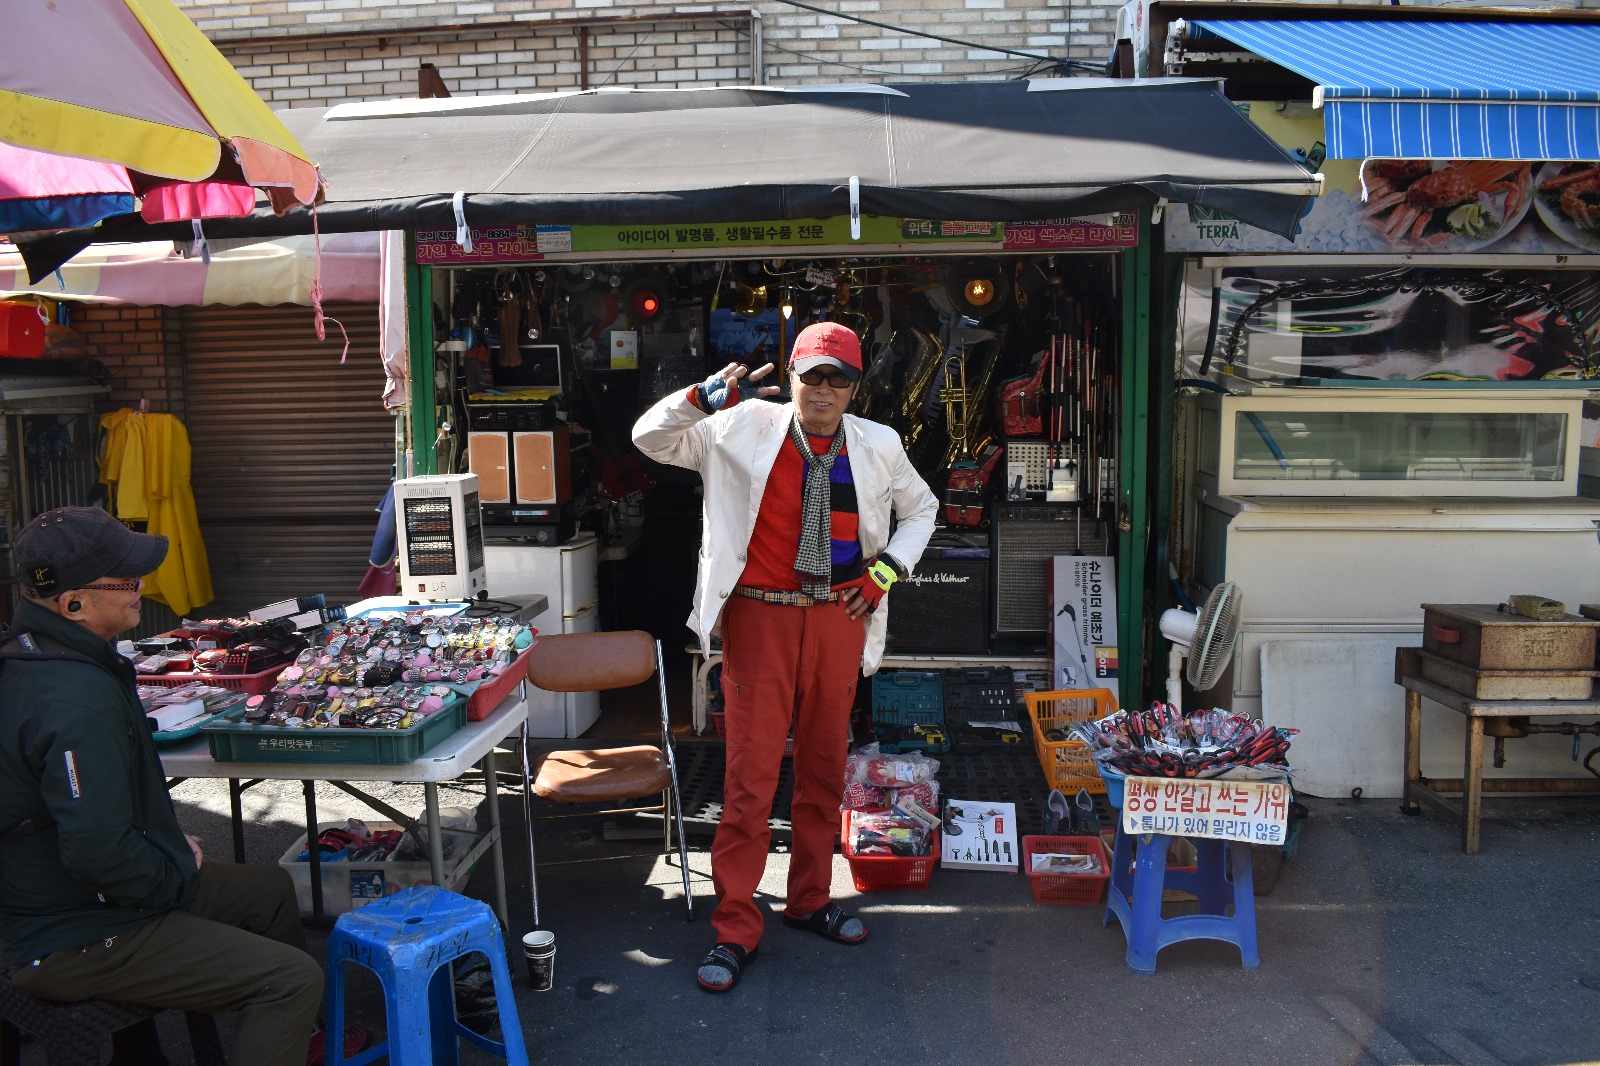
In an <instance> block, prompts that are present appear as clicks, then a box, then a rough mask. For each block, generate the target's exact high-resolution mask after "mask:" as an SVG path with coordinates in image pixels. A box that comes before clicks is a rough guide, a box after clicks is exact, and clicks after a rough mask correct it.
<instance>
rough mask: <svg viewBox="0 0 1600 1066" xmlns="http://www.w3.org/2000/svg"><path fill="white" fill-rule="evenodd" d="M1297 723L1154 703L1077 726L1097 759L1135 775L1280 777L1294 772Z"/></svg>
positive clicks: (1132, 775)
mask: <svg viewBox="0 0 1600 1066" xmlns="http://www.w3.org/2000/svg"><path fill="white" fill-rule="evenodd" d="M1298 732H1299V730H1298V729H1285V728H1283V727H1281V726H1269V725H1265V724H1264V723H1263V722H1262V721H1261V719H1259V718H1248V717H1246V716H1244V715H1242V714H1233V713H1231V712H1229V711H1225V710H1221V709H1215V710H1193V711H1179V710H1178V709H1177V708H1175V707H1173V706H1172V705H1171V704H1167V703H1160V702H1157V703H1154V704H1151V705H1150V707H1149V708H1147V709H1146V710H1142V711H1127V710H1122V711H1118V712H1117V713H1115V714H1111V715H1107V716H1106V717H1104V718H1102V719H1100V720H1099V721H1097V722H1087V723H1085V724H1083V725H1080V726H1077V727H1076V728H1074V729H1073V731H1072V735H1073V736H1075V737H1077V738H1078V739H1080V740H1083V741H1084V742H1086V743H1087V744H1088V745H1089V748H1090V750H1091V751H1092V752H1093V754H1094V757H1095V759H1096V760H1097V761H1098V762H1099V763H1100V764H1101V765H1102V766H1109V767H1111V768H1112V769H1114V770H1116V771H1117V772H1119V773H1123V774H1127V775H1129V776H1131V777H1275V776H1280V775H1282V774H1287V773H1288V772H1289V766H1288V754H1289V742H1290V738H1292V737H1293V736H1294V735H1295V734H1296V733H1298Z"/></svg>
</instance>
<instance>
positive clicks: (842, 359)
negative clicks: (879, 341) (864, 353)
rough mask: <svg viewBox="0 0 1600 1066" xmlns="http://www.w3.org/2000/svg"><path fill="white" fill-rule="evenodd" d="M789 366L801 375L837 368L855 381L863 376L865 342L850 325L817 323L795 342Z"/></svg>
mask: <svg viewBox="0 0 1600 1066" xmlns="http://www.w3.org/2000/svg"><path fill="white" fill-rule="evenodd" d="M789 365H790V366H791V367H793V368H794V370H795V372H796V373H799V374H804V373H805V372H806V371H807V370H810V369H811V368H812V367H818V366H835V367H838V368H839V369H840V370H843V371H844V373H845V376H846V377H848V378H849V379H850V380H852V381H854V380H856V379H857V378H859V377H861V339H860V338H859V337H857V336H856V334H855V330H853V329H851V328H850V327H849V326H842V325H840V324H839V323H837V322H813V323H811V325H809V326H807V327H806V328H805V329H803V330H801V331H800V335H799V336H797V337H796V338H795V339H794V348H793V350H791V351H790V353H789Z"/></svg>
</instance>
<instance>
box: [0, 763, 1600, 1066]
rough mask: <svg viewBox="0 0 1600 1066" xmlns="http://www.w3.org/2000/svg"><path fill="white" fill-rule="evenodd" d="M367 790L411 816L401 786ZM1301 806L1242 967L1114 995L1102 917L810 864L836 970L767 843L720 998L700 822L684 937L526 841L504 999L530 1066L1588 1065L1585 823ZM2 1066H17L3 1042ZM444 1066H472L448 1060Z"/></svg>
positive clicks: (1599, 816) (1492, 806)
mask: <svg viewBox="0 0 1600 1066" xmlns="http://www.w3.org/2000/svg"><path fill="white" fill-rule="evenodd" d="M377 791H378V794H379V795H380V796H381V797H382V798H383V799H385V800H386V801H388V802H390V803H392V804H394V805H395V806H398V807H400V808H401V809H403V810H407V811H413V812H415V811H420V810H421V808H422V790H421V788H420V786H385V787H380V788H379V789H378V790H377ZM174 798H175V800H176V801H177V804H178V809H179V815H180V818H181V819H182V820H183V822H184V823H185V827H186V828H187V829H188V830H189V831H191V832H196V833H198V834H199V835H200V836H201V837H202V838H203V840H204V841H205V847H206V851H207V854H208V855H209V856H210V857H212V858H213V859H218V860H221V859H226V858H227V857H229V855H230V852H231V841H230V835H229V832H228V823H227V814H226V812H227V806H228V805H227V791H226V785H225V784H224V783H222V782H206V781H189V782H185V783H183V784H181V785H179V786H178V787H177V788H176V789H175V790H174ZM319 800H320V808H321V809H320V812H319V813H320V815H321V816H322V818H323V820H324V821H327V820H333V819H335V818H340V817H345V816H352V815H353V816H361V815H363V814H366V813H367V812H364V811H362V810H361V808H360V807H359V805H358V804H357V802H356V801H355V800H354V799H352V798H350V797H347V796H344V795H343V794H341V793H338V792H335V791H334V790H333V789H331V788H323V789H321V790H320V792H319ZM481 800H482V792H481V784H479V785H474V784H472V783H467V784H464V785H461V786H452V787H450V788H447V789H445V790H444V803H445V804H446V805H447V806H449V805H452V804H453V805H457V806H473V805H476V804H478V803H480V802H481ZM1308 805H1309V806H1310V808H1311V810H1312V815H1311V818H1310V819H1309V820H1308V822H1307V824H1306V829H1305V832H1304V835H1303V838H1302V840H1301V844H1300V847H1299V849H1298V852H1297V854H1296V855H1295V857H1294V858H1293V860H1292V861H1291V862H1289V863H1288V864H1287V866H1286V867H1285V869H1284V870H1283V872H1282V875H1281V877H1280V878H1279V879H1278V882H1277V885H1276V887H1275V889H1274V891H1273V892H1272V894H1271V895H1270V896H1267V897H1264V898H1261V899H1259V900H1258V903H1257V913H1258V926H1259V940H1260V953H1261V966H1260V968H1259V969H1257V970H1254V971H1247V970H1244V969H1242V968H1241V966H1240V963H1239V956H1238V952H1237V951H1236V950H1235V949H1233V948H1231V947H1229V946H1227V945H1225V944H1219V943H1211V942H1192V943H1185V944H1178V945H1174V946H1172V947H1170V948H1168V949H1166V950H1165V951H1163V952H1162V953H1161V956H1160V959H1159V972H1158V973H1157V974H1156V975H1155V976H1141V975H1138V974H1135V973H1133V972H1132V971H1130V970H1129V969H1128V968H1127V966H1126V965H1125V962H1124V958H1123V953H1124V948H1125V944H1124V941H1123V937H1122V934H1121V932H1120V930H1119V929H1118V927H1117V926H1116V924H1115V922H1113V924H1112V925H1111V927H1110V928H1106V927H1104V926H1103V925H1102V916H1103V908H1100V907H1086V908H1077V907H1045V906H1040V905H1037V904H1035V903H1034V902H1033V901H1032V899H1031V896H1030V894H1029V892H1028V888H1027V886H1026V884H1025V883H1024V881H1023V879H1022V878H1019V877H1015V876H1007V875H1000V874H992V873H978V872H965V871H939V872H936V873H935V875H934V878H933V881H932V885H931V887H930V888H929V889H928V890H927V891H922V892H917V891H897V892H881V893H870V894H866V895H860V894H857V893H856V892H855V890H854V888H853V885H852V883H851V880H850V875H849V870H848V867H847V865H846V863H845V861H844V860H843V859H842V858H836V859H835V869H834V889H835V895H836V897H837V898H838V899H839V900H840V901H841V902H842V903H843V904H844V905H845V906H846V907H847V908H850V909H853V910H855V911H856V912H857V913H858V914H860V915H861V916H862V917H863V919H864V920H865V921H866V922H867V924H868V926H869V927H870V929H871V937H870V939H869V940H868V942H867V943H865V944H863V945H861V946H858V947H843V946H840V945H836V944H832V943H829V942H826V941H824V940H823V939H821V938H819V937H816V936H814V935H812V934H809V933H804V932H800V931H796V930H791V929H788V928H785V927H783V926H782V925H781V924H780V923H779V922H778V920H777V915H778V913H779V912H780V911H781V909H782V906H783V894H784V883H785V877H786V872H787V868H788V856H787V854H785V852H784V851H783V849H782V845H781V843H780V844H779V845H778V846H777V847H776V849H775V851H774V853H773V854H772V856H771V858H770V860H769V862H768V867H767V876H766V879H765V880H764V882H763V884H762V899H763V902H764V903H765V904H766V905H767V906H768V908H769V909H770V911H771V914H772V920H771V921H770V923H769V926H768V930H767V935H766V938H765V940H764V942H763V944H762V948H761V951H760V953H759V955H758V956H757V957H756V959H755V960H754V961H753V963H752V964H751V966H750V968H749V969H748V970H747V972H746V976H745V978H744V980H743V981H742V983H741V984H740V985H739V987H738V988H737V989H735V990H734V991H733V992H731V993H729V994H726V995H720V996H715V995H710V994H707V993H704V992H702V991H700V990H699V989H698V988H697V987H696V986H695V983H694V969H695V965H696V962H697V960H698V958H699V957H700V955H701V954H702V953H703V952H704V951H705V950H706V948H708V947H709V946H710V943H711V928H710V925H709V921H708V918H709V912H710V910H711V907H712V905H713V903H714V895H713V892H712V887H711V879H710V864H709V855H708V854H707V848H708V845H709V835H708V833H709V829H710V825H709V821H708V819H704V818H702V819H701V820H700V821H699V822H698V824H697V825H696V827H695V829H694V831H693V832H692V833H691V838H692V843H693V850H692V851H691V855H690V867H691V871H692V874H693V882H692V885H693V894H694V902H695V910H696V920H695V921H694V922H693V923H692V924H691V923H686V922H685V920H684V916H683V902H682V898H681V897H682V893H681V889H680V887H679V871H678V869H677V866H676V864H675V863H676V860H675V859H674V860H673V863H672V864H668V863H667V862H665V861H663V859H662V858H661V856H660V855H659V854H658V853H657V850H656V849H658V848H659V836H658V835H656V834H657V830H658V828H659V823H647V824H644V825H642V826H639V827H638V828H639V829H641V831H642V832H643V833H644V836H643V838H642V839H632V840H623V841H616V840H610V839H607V835H606V834H605V833H604V832H603V831H602V829H603V824H602V822H601V821H600V820H581V821H570V820H568V821H540V822H538V823H537V826H538V836H537V845H536V846H537V848H538V851H539V856H540V865H539V873H540V878H539V880H540V889H541V893H542V895H541V900H542V904H543V925H544V927H545V928H548V929H551V930H553V931H555V932H556V934H557V938H558V939H557V957H556V985H555V988H554V989H553V990H552V991H550V992H546V993H534V992H532V991H530V990H528V989H527V988H526V987H523V986H519V989H518V992H517V1009H518V1012H519V1015H520V1018H521V1022H522V1027H523V1030H524V1033H525V1035H526V1038H527V1041H528V1046H529V1052H530V1059H531V1061H533V1062H536V1063H541V1064H545V1066H564V1064H592V1063H613V1062H649V1063H685V1064H695V1066H699V1064H703V1063H706V1062H726V1061H733V1062H750V1063H812V1062H815V1063H827V1064H829V1066H846V1064H854V1063H862V1064H870V1066H885V1064H894V1066H899V1064H901V1063H940V1064H942V1063H951V1064H957V1063H960V1064H967V1063H983V1064H986V1066H1000V1064H1012V1063H1015V1064H1027V1066H1038V1064H1041V1063H1106V1064H1119V1063H1141V1064H1142V1063H1163V1064H1178V1063H1205V1064H1213V1063H1229V1064H1233V1063H1239V1064H1246V1063H1263V1064H1267V1063H1271V1064H1289V1063H1307V1064H1323V1063H1327V1064H1356V1063H1362V1064H1374V1063H1375V1064H1381V1066H1399V1064H1410V1063H1417V1064H1435V1063H1438V1064H1449V1063H1459V1064H1461V1066H1478V1064H1482V1066H1495V1064H1505V1066H1511V1064H1519V1066H1520V1064H1550V1063H1579V1062H1600V959H1597V957H1596V953H1597V951H1600V863H1597V861H1596V860H1597V858H1600V804H1597V803H1595V802H1594V801H1592V800H1583V799H1560V800H1549V801H1524V800H1495V801H1491V802H1490V803H1489V804H1488V805H1487V810H1488V815H1487V817H1486V820H1485V825H1484V850H1483V852H1482V853H1481V854H1479V855H1477V856H1466V855H1463V854H1462V853H1461V851H1460V846H1459V830H1458V829H1457V827H1456V826H1455V825H1454V824H1452V823H1449V822H1447V821H1445V820H1444V819H1442V818H1440V817H1437V816H1434V815H1423V816H1421V817H1407V816H1404V815H1402V814H1401V813H1400V812H1399V810H1398V807H1397V804H1396V803H1395V801H1392V800H1364V801H1354V800H1343V801H1326V800H1309V801H1308ZM502 808H503V811H502V813H503V817H504V819H505V821H506V826H507V830H508V832H507V836H508V844H507V866H508V874H509V877H510V883H511V907H512V925H513V929H512V934H513V936H512V941H513V945H515V942H516V938H517V937H519V936H520V934H521V933H522V932H524V931H526V930H527V929H529V928H531V923H530V919H529V914H530V907H529V903H528V899H527V875H526V852H525V848H524V847H522V845H521V844H520V843H519V842H520V841H521V839H522V822H521V801H520V797H518V796H516V795H514V794H510V795H508V794H503V795H502ZM245 810H246V816H247V821H248V830H247V846H248V854H247V858H248V859H249V860H251V861H256V862H275V861H276V859H277V857H278V856H279V855H280V854H281V853H282V852H283V851H284V849H285V848H287V847H288V846H289V844H290V843H291V842H292V841H293V839H294V838H295V837H296V836H297V835H298V834H299V833H300V832H301V831H302V829H303V827H302V819H303V816H304V806H303V798H302V794H301V791H300V787H299V785H298V784H287V785H284V784H267V785H262V786H258V787H257V788H256V789H254V790H252V791H251V792H250V793H248V794H247V796H246V801H245ZM634 820H635V821H640V822H642V821H644V819H642V818H639V819H634ZM780 841H781V834H780ZM519 871H521V873H520V874H519ZM492 885H493V882H492V878H491V872H490V869H489V867H488V865H487V864H485V865H484V866H482V867H480V869H479V871H478V873H477V874H476V875H475V877H474V879H473V881H472V883H471V885H470V886H469V892H470V893H471V894H473V895H476V896H478V897H479V898H483V899H490V898H492ZM313 939H314V943H315V949H316V950H318V951H319V952H320V949H321V938H320V936H316V937H314V938H313ZM513 968H514V970H516V971H517V972H519V973H520V967H519V964H518V961H517V960H516V959H515V958H513ZM350 987H351V1009H352V1012H353V1015H354V1017H355V1018H356V1019H357V1020H359V1021H361V1022H363V1023H364V1024H366V1025H368V1026H369V1027H370V1028H372V1029H373V1030H374V1031H375V1032H381V1031H382V1028H383V1018H382V1009H381V1003H380V1000H379V998H378V994H377V990H376V986H375V982H373V981H372V979H371V978H370V977H369V976H368V975H366V974H364V973H361V972H359V971H351V977H350ZM223 1028H224V1033H225V1035H226V1032H227V1025H226V1020H224V1025H223ZM162 1031H163V1038H164V1043H165V1044H166V1045H167V1047H168V1049H169V1051H168V1053H169V1056H170V1057H171V1059H172V1061H173V1062H174V1063H186V1062H188V1061H189V1060H188V1059H186V1058H185V1055H186V1053H187V1045H186V1041H185V1040H184V1038H183V1035H182V1025H181V1021H179V1020H178V1019H177V1018H176V1016H173V1015H169V1016H167V1017H166V1018H165V1019H164V1020H163V1023H162ZM23 1061H24V1063H30V1064H31V1063H39V1062H42V1061H43V1060H42V1056H41V1055H40V1053H39V1051H38V1049H37V1048H33V1047H30V1048H28V1049H27V1051H26V1054H25V1055H24V1059H23ZM462 1061H463V1062H464V1063H469V1064H470V1063H479V1062H491V1061H496V1060H494V1059H491V1058H490V1057H488V1056H486V1055H483V1054H481V1053H479V1052H476V1051H472V1050H468V1051H466V1052H465V1053H464V1054H463V1057H462Z"/></svg>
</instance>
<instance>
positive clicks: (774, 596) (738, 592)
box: [733, 585, 839, 607]
mask: <svg viewBox="0 0 1600 1066" xmlns="http://www.w3.org/2000/svg"><path fill="white" fill-rule="evenodd" d="M733 594H734V595H735V596H743V597H744V598H745V599H748V600H760V601H761V602H762V603H778V604H782V605H783V606H785V607H815V606H816V605H817V604H819V603H833V602H835V601H836V600H838V598H839V594H838V593H837V592H832V591H829V592H825V593H823V594H822V595H820V596H813V595H812V594H811V593H809V592H797V591H795V590H793V589H758V588H756V587H755V586H754V585H736V586H734V589H733Z"/></svg>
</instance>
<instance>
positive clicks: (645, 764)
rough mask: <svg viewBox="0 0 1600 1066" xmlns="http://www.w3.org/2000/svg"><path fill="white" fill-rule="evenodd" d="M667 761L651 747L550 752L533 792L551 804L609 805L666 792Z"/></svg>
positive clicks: (540, 770)
mask: <svg viewBox="0 0 1600 1066" xmlns="http://www.w3.org/2000/svg"><path fill="white" fill-rule="evenodd" d="M671 780H672V778H671V775H670V773H669V772H668V770H667V760H666V758H665V757H663V756H662V754H661V749H660V748H657V747H655V746H653V745H650V744H639V745H635V746H633V747H629V748H603V749H600V750H597V751H589V750H578V751H553V752H551V753H550V754H549V755H547V756H545V758H544V761H543V762H542V763H540V764H539V773H538V775H537V776H536V777H535V778H534V782H533V792H534V795H536V796H538V797H539V798H540V799H546V800H550V801H551V802H552V803H609V802H612V801H614V800H626V799H638V798H639V797H641V796H648V795H650V794H651V793H652V792H662V791H665V789H666V787H667V785H668V784H670V783H671Z"/></svg>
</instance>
